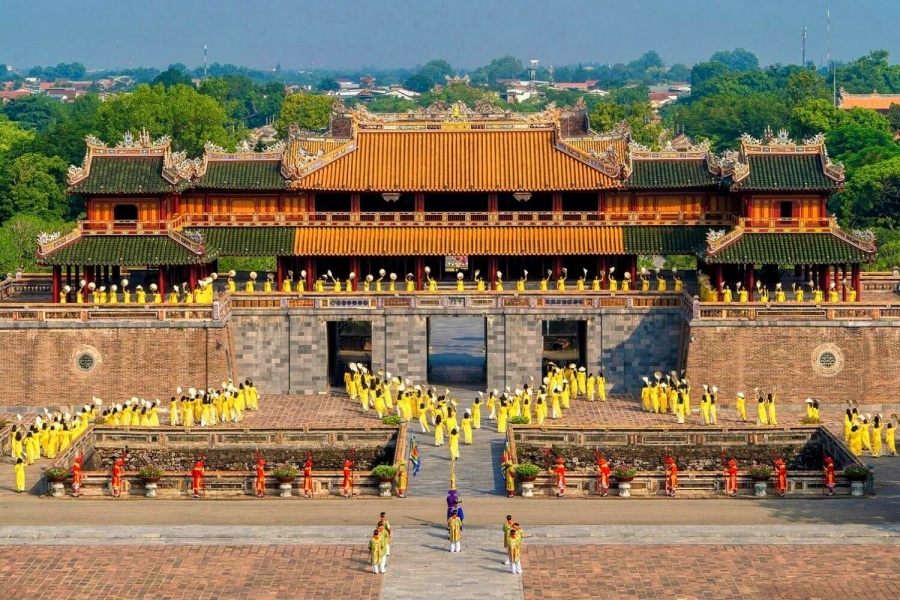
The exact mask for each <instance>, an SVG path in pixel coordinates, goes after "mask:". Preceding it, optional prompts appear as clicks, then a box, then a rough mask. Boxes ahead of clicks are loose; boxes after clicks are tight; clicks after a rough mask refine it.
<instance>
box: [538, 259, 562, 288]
mask: <svg viewBox="0 0 900 600" xmlns="http://www.w3.org/2000/svg"><path fill="white" fill-rule="evenodd" d="M562 270H563V260H562V256H559V255H557V256H554V257H553V277H551V279H556V278H557V277H562ZM541 278H543V274H542V275H541ZM551 285H552V283H551Z"/></svg>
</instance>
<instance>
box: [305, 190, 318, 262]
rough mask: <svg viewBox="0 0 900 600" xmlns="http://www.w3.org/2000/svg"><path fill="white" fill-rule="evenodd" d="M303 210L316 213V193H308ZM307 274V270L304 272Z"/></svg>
mask: <svg viewBox="0 0 900 600" xmlns="http://www.w3.org/2000/svg"><path fill="white" fill-rule="evenodd" d="M303 210H304V211H305V212H306V213H308V214H311V215H313V214H315V213H316V193H315V192H309V195H308V196H307V197H306V204H305V205H304V206H303ZM306 271H307V272H309V269H307V270H306Z"/></svg>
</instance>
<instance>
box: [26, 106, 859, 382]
mask: <svg viewBox="0 0 900 600" xmlns="http://www.w3.org/2000/svg"><path fill="white" fill-rule="evenodd" d="M843 181H844V172H843V168H842V167H841V166H840V165H837V164H834V163H832V162H831V161H830V160H829V158H828V154H827V151H826V148H825V145H824V138H823V137H822V136H817V137H815V138H812V139H807V140H803V141H801V142H795V141H793V140H791V139H789V138H788V137H787V136H786V135H785V134H780V135H774V134H772V132H770V131H767V132H766V133H765V135H764V136H763V137H762V138H761V139H755V138H752V137H750V136H744V138H743V140H742V143H741V146H740V148H739V149H737V150H734V151H727V152H725V153H723V154H717V153H714V152H712V151H711V150H710V148H709V146H708V145H706V144H694V143H693V142H691V141H690V140H686V139H684V138H677V139H676V140H674V141H673V142H672V143H671V144H669V145H667V146H666V148H664V149H663V150H659V151H655V150H650V149H648V148H645V147H642V146H640V145H639V144H636V143H634V142H633V141H631V140H630V139H629V132H628V131H627V129H621V130H618V131H612V132H605V133H596V132H593V131H591V130H590V129H589V127H588V120H587V115H586V111H585V109H584V107H583V106H581V107H575V108H572V109H567V110H560V109H556V108H551V109H550V110H547V111H545V112H542V113H537V114H517V113H509V112H496V109H489V108H484V109H482V108H479V109H476V110H471V109H468V108H466V107H465V106H464V105H461V104H460V105H454V106H452V107H449V108H445V107H442V106H437V107H432V108H429V109H422V110H419V111H415V112H410V113H406V114H373V113H368V112H367V111H366V110H365V109H364V108H362V107H360V108H358V109H353V110H348V109H346V108H344V107H343V106H342V105H338V106H337V107H336V110H335V111H334V113H333V115H332V119H331V126H330V128H329V130H328V131H327V132H326V133H324V134H316V133H309V132H304V131H299V130H296V129H292V130H291V131H290V134H289V136H288V137H287V139H286V140H284V141H283V142H281V143H278V144H276V145H275V146H272V147H269V148H267V149H266V150H264V151H254V150H253V149H250V148H249V147H247V146H246V145H244V147H243V148H240V149H239V150H238V151H235V152H229V151H226V150H224V149H222V148H218V147H216V146H213V145H207V147H206V151H205V153H204V154H203V156H200V157H188V156H185V155H184V153H179V152H175V151H173V149H172V148H171V145H170V142H169V140H168V139H167V138H162V139H159V140H155V141H153V140H150V139H149V137H148V136H147V135H146V134H142V135H140V136H138V137H136V138H132V137H130V136H129V137H128V138H126V140H125V141H123V142H121V143H119V144H118V145H116V146H108V145H106V144H104V143H102V142H100V141H99V140H97V139H94V138H89V139H88V141H87V153H86V156H85V159H84V163H83V164H82V165H81V166H79V167H73V168H72V169H70V192H71V193H73V194H81V195H82V196H83V197H84V199H85V204H86V211H87V218H86V220H84V221H82V222H80V223H79V224H78V227H77V229H75V230H74V231H72V232H69V233H66V234H64V235H60V236H58V237H56V238H55V239H52V240H45V243H43V244H42V245H41V247H40V250H39V260H40V261H41V262H42V263H43V264H45V265H49V266H52V268H53V288H52V290H51V295H52V298H53V301H54V302H60V301H65V302H67V303H69V304H71V303H73V302H75V292H76V290H77V288H78V287H79V282H80V281H81V280H84V281H86V282H88V283H90V282H94V283H95V285H97V286H101V285H102V286H106V287H111V286H112V285H116V284H117V283H118V282H119V281H120V280H121V278H122V277H123V276H124V275H123V274H128V275H129V276H130V277H131V280H132V282H133V283H132V285H134V284H135V283H143V284H144V286H145V287H146V286H149V285H150V284H155V285H156V286H157V287H158V289H159V292H160V294H161V296H162V298H163V299H166V298H167V297H168V295H169V292H170V291H171V290H172V288H173V286H175V285H178V286H185V285H186V287H187V288H189V289H194V288H196V287H197V285H198V282H202V281H203V280H204V279H205V278H207V277H209V276H210V274H212V273H216V272H218V271H219V261H220V260H222V259H224V258H227V257H268V258H269V259H274V264H275V265H276V268H275V269H273V272H272V274H271V278H272V284H271V285H272V290H273V291H272V292H271V293H261V292H260V289H261V288H262V287H263V284H262V280H263V278H262V277H261V278H260V280H259V281H257V285H256V288H257V290H256V292H255V293H252V294H250V293H243V292H240V291H238V292H237V293H230V294H229V293H226V292H224V291H222V292H221V294H220V295H217V296H216V302H215V304H214V307H213V308H214V309H215V311H219V312H222V311H225V310H226V308H227V311H228V313H229V319H230V322H229V327H231V334H230V340H231V341H229V342H228V343H227V344H226V350H228V351H229V352H230V353H231V354H230V355H229V358H228V360H229V361H232V362H229V364H231V365H232V367H231V368H233V369H236V368H237V367H238V366H239V367H242V368H241V369H239V370H242V372H248V370H249V371H252V372H255V373H257V379H258V380H259V382H260V384H261V385H262V386H263V387H264V389H266V388H268V389H269V390H271V391H284V392H288V391H312V390H322V389H325V388H327V386H328V385H329V384H330V383H332V382H334V381H335V380H336V378H337V375H338V374H339V373H340V372H341V369H342V368H343V365H344V364H345V363H346V361H348V360H356V359H361V360H364V361H365V362H368V363H370V364H371V365H372V367H373V368H382V369H385V370H387V371H393V372H394V373H398V374H403V375H404V376H408V377H411V378H413V379H415V380H417V381H427V380H430V379H431V377H430V373H431V365H430V364H429V360H430V359H429V356H428V355H429V347H430V346H431V345H433V344H432V340H431V339H430V336H431V329H432V328H431V323H430V320H432V319H437V318H449V317H467V318H470V319H471V318H476V319H480V320H482V322H483V328H482V329H481V330H480V331H481V332H482V333H479V335H483V350H484V354H485V374H484V377H483V378H482V379H480V380H479V381H477V382H473V383H477V385H483V384H486V385H489V386H497V387H499V386H501V385H503V386H505V385H514V384H517V383H521V382H522V381H524V380H525V378H526V377H528V376H535V375H537V374H538V373H539V372H540V369H541V366H542V363H545V362H546V361H548V360H571V361H572V362H578V363H579V364H585V365H587V366H588V367H589V368H590V369H591V370H594V371H604V373H605V375H606V376H607V378H608V379H609V380H610V381H611V383H612V384H613V390H614V391H615V390H617V389H618V390H619V391H629V390H633V389H634V388H636V387H638V386H639V385H640V381H639V376H640V375H642V374H646V373H648V372H652V371H654V370H656V369H665V370H668V369H671V368H675V367H676V366H678V367H685V366H687V365H689V364H690V363H691V360H692V359H691V356H690V355H691V351H692V350H691V348H690V345H691V342H690V340H693V339H694V338H695V335H696V334H695V333H692V330H691V327H690V326H689V324H690V319H691V318H695V319H696V318H699V317H700V316H701V315H702V314H706V315H707V316H712V315H713V314H714V313H710V312H708V310H707V309H709V310H717V311H720V312H721V314H722V316H723V317H726V316H734V315H738V314H740V315H744V316H745V317H747V318H748V319H751V320H753V319H756V318H757V317H756V313H755V312H754V313H752V314H751V313H750V312H747V311H757V310H761V311H762V310H764V309H766V307H769V308H771V304H772V303H774V302H776V290H777V288H778V287H779V286H780V288H781V289H782V290H784V291H785V292H787V298H786V302H784V304H788V303H791V302H793V303H794V305H792V307H791V308H792V309H795V312H796V310H799V309H803V310H806V311H807V312H806V313H804V314H808V315H812V316H811V317H810V318H814V317H815V315H818V314H819V313H820V312H821V314H822V315H825V311H828V310H831V311H832V312H830V313H828V314H829V315H834V314H838V313H834V312H833V311H846V310H849V309H850V307H852V306H854V305H859V304H860V303H861V302H862V301H863V300H864V296H865V293H864V290H863V287H864V286H863V284H862V279H861V274H860V265H861V264H862V263H865V262H868V261H871V260H873V258H874V254H875V248H874V240H872V239H871V238H868V237H866V236H864V235H860V234H858V233H851V232H847V231H844V230H842V229H841V228H840V227H839V226H838V225H837V223H836V222H835V219H834V218H833V217H831V216H829V215H828V214H827V211H826V203H827V200H828V198H829V196H830V195H831V194H832V193H834V192H835V191H838V190H840V189H841V187H842V185H843ZM679 255H680V256H688V257H694V258H695V259H696V261H697V280H696V281H695V280H694V274H693V273H690V274H685V275H687V277H686V278H685V279H684V282H685V286H686V287H685V290H684V291H685V292H688V293H683V292H681V291H678V292H677V293H676V292H675V287H676V279H680V278H681V277H683V276H680V275H678V274H673V273H672V272H671V271H669V270H663V271H661V272H660V273H659V274H658V275H657V274H655V273H654V272H653V271H652V270H651V271H650V272H649V273H644V272H642V270H641V269H640V268H639V264H638V261H639V257H652V256H670V257H671V256H679ZM526 271H527V273H528V275H527V277H526V275H525V272H526ZM382 273H384V274H385V275H382ZM476 273H478V275H477V278H478V279H483V280H484V282H483V286H484V288H485V289H484V291H479V290H478V288H477V287H476V286H477V284H476V282H475V279H476ZM220 274H221V273H220ZM351 274H353V276H354V277H351V276H350V275H351ZM460 274H462V275H461V283H458V280H459V278H460ZM392 275H395V276H396V279H397V282H396V284H395V288H394V290H393V291H389V289H388V286H389V282H390V279H391V278H392ZM304 276H305V277H304ZM367 276H372V279H373V280H377V279H382V280H383V286H382V287H381V289H382V290H383V291H381V292H377V291H376V287H375V286H376V282H375V281H371V283H369V282H367V281H366V280H367ZM241 277H245V275H244V274H241V275H238V279H239V281H237V289H238V290H242V289H244V282H243V281H240V279H241ZM323 277H324V278H325V279H327V283H324V281H323ZM285 279H288V280H289V283H288V287H289V288H290V291H289V292H284V293H281V292H279V290H282V289H285V288H284V287H283V286H284V281H285ZM335 279H336V280H338V281H339V283H338V285H339V286H340V290H341V291H340V293H337V292H334V291H332V290H334V289H335V283H334V280H335ZM523 279H524V282H523V283H519V284H518V285H517V283H516V282H517V281H519V280H523ZM578 279H582V280H583V281H582V282H581V283H579V282H578V281H577V280H578ZM644 279H649V280H650V283H649V284H643V280H644ZM348 280H349V281H348ZM430 280H434V283H431V282H430ZM541 280H548V282H544V283H543V284H542V282H541ZM560 280H562V283H560ZM595 280H597V281H596V283H595ZM660 280H661V281H662V282H664V283H663V284H660ZM222 281H223V280H222V279H220V280H219V282H218V286H219V287H221V284H222ZM317 281H323V283H324V288H319V289H320V290H321V291H317V287H316V283H317ZM407 281H409V282H410V283H408V284H407ZM626 281H627V282H628V283H627V285H626ZM498 283H499V284H500V285H501V286H502V287H503V290H502V291H497V290H496V287H497V285H498ZM642 284H643V285H642ZM738 284H739V285H738ZM407 285H409V286H410V287H409V288H407ZM64 286H68V288H66V287H64ZM458 286H461V288H460V287H458ZM660 286H662V287H664V288H665V289H664V290H662V291H657V290H661V289H662V288H661V287H660ZM796 286H799V289H805V292H806V296H805V300H804V302H795V300H796V299H795V296H794V293H793V288H794V287H796ZM542 287H546V288H548V289H549V291H543V289H542ZM645 287H649V290H645V289H644V288H645ZM625 288H627V291H626V290H625ZM66 289H70V290H71V291H70V292H69V293H66V292H65V291H64V290H66ZM217 289H218V287H217ZM410 289H412V290H414V291H409V290H410ZM739 289H745V290H751V293H750V294H749V295H746V296H743V297H741V296H740V295H739ZM816 289H818V290H819V292H820V295H819V296H818V297H817V300H816V301H813V298H815V297H816V296H814V290H816ZM832 290H833V291H832ZM220 291H221V290H220ZM763 291H766V292H767V293H768V294H771V302H770V301H769V299H767V298H766V297H764V296H763V295H762V292H763ZM739 298H740V299H742V300H744V301H745V302H739V301H738V300H739ZM731 300H733V302H731V303H730V304H729V301H731ZM86 301H89V300H86ZM93 308H96V307H90V309H93ZM119 308H121V307H119ZM137 308H138V307H135V306H134V305H132V306H131V310H132V312H134V311H135V310H137ZM165 308H166V305H165V304H164V305H163V306H162V307H159V306H157V307H153V306H150V307H149V308H147V309H148V310H164V309H165ZM182 308H183V307H182ZM194 308H195V310H197V311H199V310H201V307H200V306H196V305H195V307H194ZM776 309H777V307H776ZM203 310H205V309H203ZM703 311H707V312H705V313H704V312H703ZM740 311H744V312H740ZM760 314H763V313H762V312H761V313H760ZM840 314H844V313H840ZM748 315H749V316H748ZM740 320H745V319H743V317H741V318H740ZM748 377H749V375H748ZM747 384H748V385H749V384H750V382H749V381H748V382H747ZM823 385H826V384H825V383H823ZM617 386H618V387H617ZM720 387H721V386H720Z"/></svg>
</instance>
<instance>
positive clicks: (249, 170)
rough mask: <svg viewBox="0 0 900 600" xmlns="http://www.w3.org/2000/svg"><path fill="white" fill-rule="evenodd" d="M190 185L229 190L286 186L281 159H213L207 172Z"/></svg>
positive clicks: (281, 187)
mask: <svg viewBox="0 0 900 600" xmlns="http://www.w3.org/2000/svg"><path fill="white" fill-rule="evenodd" d="M190 187H192V188H201V189H228V190H280V189H284V187H285V179H284V176H283V175H282V174H281V161H280V160H245V161H221V160H212V161H210V162H209V164H208V165H207V167H206V174H205V175H203V177H201V178H200V179H197V180H195V181H193V182H191V184H190Z"/></svg>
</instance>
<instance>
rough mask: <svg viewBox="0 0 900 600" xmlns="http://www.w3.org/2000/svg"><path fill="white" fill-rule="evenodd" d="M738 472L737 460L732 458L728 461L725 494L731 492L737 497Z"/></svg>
mask: <svg viewBox="0 0 900 600" xmlns="http://www.w3.org/2000/svg"><path fill="white" fill-rule="evenodd" d="M737 474H738V468H737V461H736V460H734V459H733V458H732V459H731V460H729V461H728V467H727V468H726V469H725V494H726V495H729V494H730V495H731V497H732V498H736V497H737V489H738V481H737Z"/></svg>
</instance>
